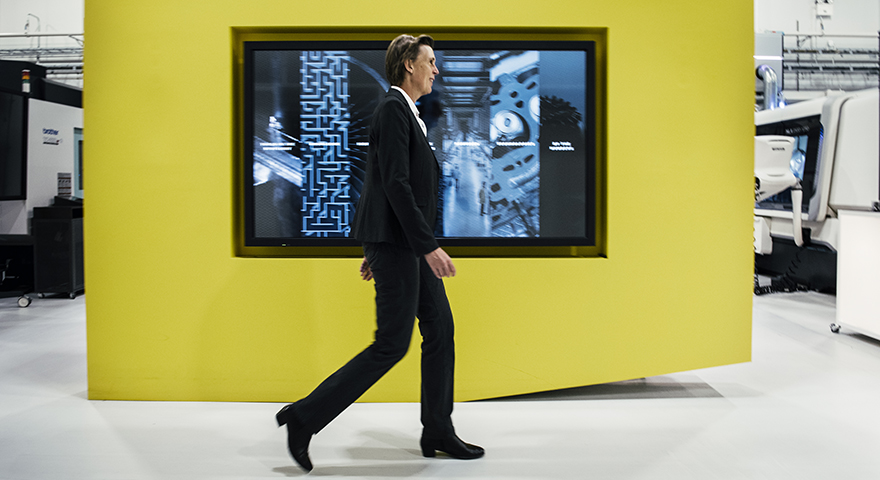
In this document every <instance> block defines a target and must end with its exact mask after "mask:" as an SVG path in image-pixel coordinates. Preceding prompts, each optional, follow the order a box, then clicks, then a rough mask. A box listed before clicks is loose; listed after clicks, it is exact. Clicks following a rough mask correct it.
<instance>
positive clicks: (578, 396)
mask: <svg viewBox="0 0 880 480" xmlns="http://www.w3.org/2000/svg"><path fill="white" fill-rule="evenodd" d="M716 397H722V395H721V394H720V393H718V391H717V390H715V389H714V388H712V387H711V386H709V384H706V383H703V382H676V381H674V380H671V379H668V378H663V377H660V378H642V379H637V380H627V381H623V382H614V383H604V384H601V385H587V386H584V387H574V388H566V389H561V390H550V391H546V392H536V393H527V394H523V395H512V396H509V397H497V398H488V399H485V400H477V401H480V402H486V401H492V402H499V401H501V402H504V401H517V402H522V401H552V400H625V399H640V398H716Z"/></svg>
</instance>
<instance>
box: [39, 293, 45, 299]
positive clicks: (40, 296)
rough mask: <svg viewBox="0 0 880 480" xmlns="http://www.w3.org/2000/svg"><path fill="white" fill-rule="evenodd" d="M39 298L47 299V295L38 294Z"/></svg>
mask: <svg viewBox="0 0 880 480" xmlns="http://www.w3.org/2000/svg"><path fill="white" fill-rule="evenodd" d="M37 297H39V298H46V294H45V293H38V294H37Z"/></svg>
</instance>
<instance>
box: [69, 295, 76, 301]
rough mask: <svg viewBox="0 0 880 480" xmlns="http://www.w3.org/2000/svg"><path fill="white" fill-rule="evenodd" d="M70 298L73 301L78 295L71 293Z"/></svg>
mask: <svg viewBox="0 0 880 480" xmlns="http://www.w3.org/2000/svg"><path fill="white" fill-rule="evenodd" d="M68 296H69V297H70V299H71V300H73V299H74V298H76V294H75V293H70V294H68Z"/></svg>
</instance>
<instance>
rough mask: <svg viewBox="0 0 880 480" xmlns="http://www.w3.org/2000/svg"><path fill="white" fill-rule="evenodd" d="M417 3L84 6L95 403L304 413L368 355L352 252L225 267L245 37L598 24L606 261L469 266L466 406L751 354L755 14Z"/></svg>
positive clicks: (400, 391)
mask: <svg viewBox="0 0 880 480" xmlns="http://www.w3.org/2000/svg"><path fill="white" fill-rule="evenodd" d="M404 5H409V4H403V3H400V2H391V1H376V0H373V1H369V2H368V1H351V2H345V3H344V4H343V3H340V4H339V5H338V8H335V7H334V8H332V9H331V10H332V13H331V10H328V6H327V4H324V3H320V2H298V3H297V4H296V5H295V7H292V6H291V4H290V2H284V1H280V0H267V1H265V2H262V3H261V4H260V6H259V7H253V6H252V5H250V4H247V3H246V2H245V3H243V2H232V1H228V0H222V1H221V0H218V1H215V2H212V3H211V8H210V9H206V8H205V4H204V2H194V1H190V2H179V1H174V2H172V1H169V0H157V1H154V2H146V3H145V2H117V1H110V0H87V1H86V4H85V31H86V37H87V43H86V55H85V58H86V64H87V65H88V72H87V74H86V88H85V96H84V101H85V115H86V118H85V124H86V127H87V131H88V133H87V135H88V142H86V146H85V148H86V151H85V157H86V158H88V172H87V175H88V196H89V207H88V213H87V215H86V218H85V222H86V224H85V235H86V238H85V245H86V282H87V285H86V290H87V291H88V302H87V319H88V352H89V396H90V397H91V398H95V399H167V400H254V401H291V400H295V399H297V398H299V397H301V396H303V395H304V394H306V393H307V392H308V391H310V390H311V389H312V388H314V386H315V385H316V384H317V383H318V382H320V381H321V380H322V379H323V378H325V376H326V375H328V374H329V373H331V372H332V371H333V370H335V369H336V368H337V367H339V366H340V365H341V364H342V363H344V362H346V361H347V360H349V359H350V358H351V357H352V356H353V355H354V354H356V353H357V352H359V351H360V350H361V349H362V348H364V347H365V346H366V345H367V344H368V343H369V342H370V341H371V338H372V331H373V328H374V317H373V314H374V312H373V304H372V302H373V287H372V284H370V283H365V282H362V281H360V279H359V277H358V274H357V270H358V266H359V263H360V259H323V260H322V259H267V258H262V259H260V258H236V257H234V256H233V235H232V231H233V212H234V206H235V201H234V198H233V194H232V192H233V163H234V162H233V158H234V154H233V145H234V140H233V138H232V132H233V113H234V109H233V94H232V91H233V83H232V82H233V74H232V72H233V56H232V43H233V32H232V27H248V28H257V27H262V28H265V29H267V30H274V29H279V30H285V31H296V30H297V29H298V28H302V27H321V28H334V27H338V28H340V29H345V28H357V27H364V26H366V27H370V26H374V28H378V27H376V26H381V27H390V28H391V29H393V30H394V32H395V33H398V32H410V33H416V34H417V33H432V28H433V27H437V26H451V25H454V26H458V27H462V28H467V27H477V29H478V30H482V29H485V28H496V29H497V28H500V29H503V28H507V27H550V26H559V27H591V28H599V29H607V35H608V55H607V58H608V89H607V90H608V91H607V102H608V103H607V105H608V120H607V145H608V152H607V155H608V158H607V173H608V175H607V191H608V197H607V205H608V208H607V210H608V211H607V218H608V226H607V232H608V233H607V245H608V248H607V252H608V256H607V258H581V259H574V258H560V259H491V258H484V259H471V258H458V259H456V266H457V268H458V271H459V275H458V276H457V277H455V278H454V279H450V280H448V281H447V282H446V285H447V289H448V292H449V297H450V299H451V302H452V305H453V310H454V313H455V315H456V328H457V330H456V341H457V354H458V357H457V358H458V364H457V370H456V375H457V377H456V399H457V400H469V399H475V398H486V397H494V396H501V395H511V394H518V393H526V392H533V391H539V390H547V389H557V388H564V387H572V386H578V385H585V384H592V383H601V382H608V381H615V380H623V379H629V378H636V377H643V376H651V375H658V374H664V373H668V372H673V371H681V370H690V369H696V368H701V367H709V366H714V365H722V364H729V363H735V362H745V361H748V360H749V359H750V343H751V339H750V333H751V300H752V270H753V260H752V198H753V197H752V195H753V193H752V190H753V177H752V162H753V159H752V155H753V145H752V143H753V142H752V135H753V129H754V127H753V120H752V111H753V107H752V102H753V87H752V84H753V80H752V77H753V72H752V70H753V66H752V58H751V57H752V48H753V31H752V30H753V28H752V27H753V12H752V4H751V3H747V2H726V3H717V2H704V1H700V0H673V1H669V2H648V1H636V2H625V4H620V3H619V2H607V1H589V0H588V1H583V0H579V1H573V0H572V1H561V0H547V1H544V2H539V3H535V2H532V1H524V0H511V1H510V2H507V3H505V4H504V6H503V7H499V6H498V5H496V4H490V3H475V2H472V1H466V0H448V1H446V2H441V3H433V4H424V5H422V6H420V7H419V9H418V12H417V13H412V10H411V9H408V8H401V7H402V6H404ZM393 36H394V34H389V35H388V40H390V39H391V38H393ZM694 72H699V75H695V74H694ZM414 347H415V348H414V350H417V348H418V347H417V344H416V345H414ZM418 358H419V356H418V354H417V352H411V354H410V355H409V356H408V357H407V358H406V359H405V360H404V361H403V362H402V363H401V364H400V365H398V366H397V367H395V369H393V370H392V371H391V373H390V374H389V375H387V376H386V378H384V379H383V380H382V381H380V383H379V384H377V385H376V386H375V387H374V388H373V389H372V390H371V391H370V392H368V393H367V395H366V397H365V400H370V401H416V400H417V399H418V393H419V383H418Z"/></svg>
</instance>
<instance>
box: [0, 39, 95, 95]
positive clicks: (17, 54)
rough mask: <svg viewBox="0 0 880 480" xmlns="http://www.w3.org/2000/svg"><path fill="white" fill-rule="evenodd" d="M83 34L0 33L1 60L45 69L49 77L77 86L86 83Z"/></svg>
mask: <svg viewBox="0 0 880 480" xmlns="http://www.w3.org/2000/svg"><path fill="white" fill-rule="evenodd" d="M84 41H85V36H84V35H83V34H82V33H0V60H16V61H22V62H30V63H35V64H37V65H40V66H42V67H45V68H46V78H48V79H50V80H54V81H58V82H62V83H66V84H70V85H74V86H78V87H82V82H83V43H84Z"/></svg>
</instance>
